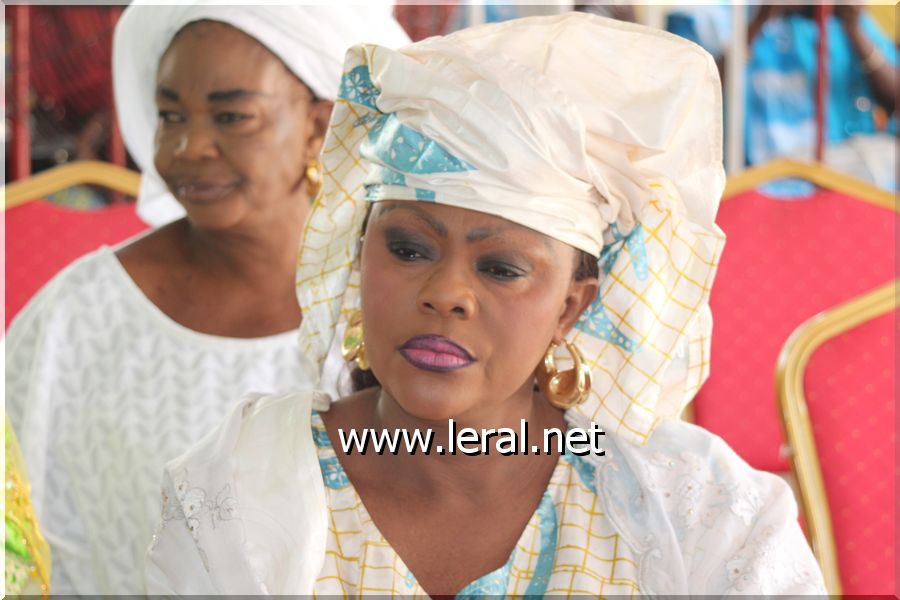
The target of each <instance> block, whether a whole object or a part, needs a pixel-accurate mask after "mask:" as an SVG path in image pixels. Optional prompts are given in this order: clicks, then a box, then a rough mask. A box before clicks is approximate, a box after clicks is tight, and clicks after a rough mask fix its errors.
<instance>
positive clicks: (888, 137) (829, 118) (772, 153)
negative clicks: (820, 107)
mask: <svg viewBox="0 0 900 600" xmlns="http://www.w3.org/2000/svg"><path fill="white" fill-rule="evenodd" d="M814 10H815V7H813V6H798V5H761V6H760V7H759V8H758V10H757V12H756V14H755V16H754V17H753V19H752V21H751V23H750V27H749V34H748V40H749V43H750V56H749V62H748V67H747V120H746V133H745V135H746V152H747V162H748V163H749V164H751V165H755V164H761V163H764V162H767V161H769V160H772V159H774V158H778V157H793V158H801V159H807V160H810V159H812V156H813V150H814V146H815V140H816V85H817V73H818V40H819V26H818V23H817V22H816V19H815V13H814ZM832 10H833V14H832V15H831V16H830V17H829V18H828V20H827V22H826V27H827V37H828V65H827V70H828V90H827V93H826V104H825V124H824V127H825V141H826V144H827V145H828V146H827V147H826V155H825V162H826V163H827V164H828V165H829V166H831V167H833V168H835V169H837V170H841V171H844V172H849V173H850V174H853V175H856V176H858V177H861V178H864V179H868V180H871V181H873V182H874V183H876V184H877V185H879V186H881V187H884V188H887V189H891V190H893V189H895V188H896V181H895V173H894V170H895V160H894V158H895V149H894V146H895V143H896V140H895V137H894V135H895V134H896V120H895V119H894V118H893V115H894V113H895V108H896V93H897V48H896V46H895V45H894V44H893V42H892V41H891V40H890V39H889V38H888V37H887V36H886V35H885V34H884V33H883V32H882V31H881V29H880V28H879V27H878V25H877V24H876V23H875V21H874V20H873V19H872V18H871V17H870V16H869V15H868V14H867V12H866V11H865V9H864V8H863V7H861V6H859V5H855V4H845V5H837V6H834V7H833V9H832ZM877 107H880V108H881V109H882V110H883V111H884V112H885V113H886V114H887V115H888V117H891V118H890V123H889V125H888V132H887V134H882V135H880V136H879V135H877V134H878V130H877V128H876V119H875V116H874V115H875V112H876V109H877ZM797 185H800V186H802V189H801V188H795V186H797ZM770 191H772V190H770ZM808 191H811V190H808V189H807V186H806V184H800V183H799V182H793V183H792V185H791V186H790V187H785V188H784V189H783V193H785V194H790V195H793V194H798V195H805V193H806V192H808Z"/></svg>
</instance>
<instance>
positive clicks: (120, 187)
mask: <svg viewBox="0 0 900 600" xmlns="http://www.w3.org/2000/svg"><path fill="white" fill-rule="evenodd" d="M79 184H90V185H100V186H103V187H106V188H109V189H111V190H114V191H117V192H122V193H123V194H128V195H129V196H137V194H138V189H140V187H141V175H140V173H137V172H135V171H132V170H130V169H126V168H124V167H120V166H117V165H113V164H110V163H106V162H102V161H99V160H81V161H76V162H72V163H68V164H65V165H61V166H59V167H54V168H52V169H48V170H46V171H42V172H41V173H38V174H36V175H32V176H31V177H26V178H25V179H20V180H19V181H15V182H13V183H10V184H9V185H6V186H4V187H3V197H4V207H5V210H9V209H10V208H14V207H16V206H19V205H21V204H25V203H26V202H28V201H30V200H35V199H38V198H43V197H44V196H46V195H48V194H52V193H53V192H58V191H59V190H64V189H66V188H68V187H72V186H73V185H79Z"/></svg>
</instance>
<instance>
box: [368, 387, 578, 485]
mask: <svg viewBox="0 0 900 600" xmlns="http://www.w3.org/2000/svg"><path fill="white" fill-rule="evenodd" d="M523 420H524V421H525V422H526V423H527V437H526V439H524V443H525V448H527V449H528V450H527V452H528V453H527V454H522V453H520V452H519V443H521V442H520V439H519V437H517V438H516V440H515V454H511V455H506V456H504V455H502V454H500V452H499V450H498V448H497V446H496V442H497V441H498V439H500V436H501V435H506V434H505V433H503V432H502V431H501V428H505V429H506V430H507V431H512V432H515V434H516V436H520V435H521V429H522V421H523ZM453 421H454V427H453V432H451V427H450V423H449V420H436V421H426V420H422V419H418V418H416V417H414V416H412V415H410V414H408V413H407V412H405V411H404V410H403V409H402V408H401V407H400V405H399V404H398V403H397V402H396V400H394V399H393V398H392V397H391V396H390V394H388V393H387V392H385V391H384V390H382V391H381V392H380V393H379V396H378V400H377V402H375V403H374V406H373V414H372V415H371V417H370V422H371V423H372V424H373V425H372V427H374V428H375V429H376V430H379V429H382V428H383V429H386V430H389V431H393V430H394V429H405V430H407V431H410V432H412V431H414V430H416V429H418V430H419V431H421V432H422V433H423V435H424V433H425V431H426V430H428V429H431V430H432V431H433V432H434V434H433V435H434V443H433V444H432V452H431V454H430V455H424V454H423V453H422V452H421V451H419V452H417V453H416V454H414V455H411V454H409V453H408V452H406V449H405V447H403V448H402V451H401V452H400V453H399V454H398V455H396V456H391V457H390V460H391V461H394V462H393V463H392V465H393V467H395V468H397V469H399V470H400V471H402V472H404V473H406V474H407V475H408V477H407V478H406V479H407V481H410V482H415V486H416V488H417V490H418V491H419V492H420V493H424V494H427V495H428V496H433V497H435V498H439V499H441V500H442V501H447V500H452V499H453V498H454V497H458V498H463V499H466V500H467V501H471V500H473V499H477V500H479V501H486V500H487V499H489V498H491V497H493V496H494V495H495V494H498V495H502V496H505V497H508V496H509V494H510V493H511V492H512V493H514V492H515V491H516V490H519V489H528V488H529V487H530V486H531V485H532V484H533V482H534V480H535V479H536V478H543V479H546V478H547V477H548V473H547V468H536V464H541V465H545V466H547V465H549V468H550V470H551V471H552V465H555V463H556V460H557V459H558V454H554V455H552V456H553V457H552V458H551V455H543V454H541V455H540V459H542V461H540V462H536V461H538V460H539V458H538V456H535V455H534V454H533V453H532V452H531V448H532V446H535V445H537V446H540V445H541V444H542V442H543V432H544V429H548V428H552V427H555V428H558V429H560V431H563V432H564V431H565V427H566V425H565V420H564V418H563V413H562V411H560V410H558V409H555V408H553V407H551V406H550V405H549V404H548V403H547V402H546V400H544V399H543V398H542V397H541V396H540V395H537V394H535V393H534V392H533V391H532V386H531V383H530V382H529V383H528V385H527V386H524V387H523V388H522V389H520V390H519V391H517V392H516V394H514V395H513V396H512V397H510V398H509V399H507V400H506V401H505V402H502V403H499V405H497V406H491V407H481V408H479V409H476V410H473V411H469V412H467V413H466V414H463V415H459V416H458V417H455V418H454V419H453ZM465 428H471V429H474V430H475V431H476V432H478V434H479V441H478V442H472V441H467V442H465V443H463V444H462V445H464V446H465V447H467V448H476V447H477V448H486V450H487V452H486V453H484V452H481V451H479V452H478V453H477V454H473V455H466V454H464V453H463V452H461V451H460V437H459V435H460V432H461V431H463V429H465ZM490 429H493V430H496V431H498V432H499V433H498V434H497V435H494V436H491V437H489V438H487V439H486V441H484V440H485V436H484V435H483V433H484V432H485V431H487V430H490ZM454 433H455V435H456V440H452V439H451V437H452V435H453V434H454ZM506 439H509V436H508V435H507V436H506ZM481 444H484V446H481ZM437 446H441V447H442V448H444V449H445V454H438V453H437V452H435V451H434V450H433V449H434V448H436V447H437ZM451 447H454V448H456V453H455V454H450V453H449V449H450V448H451ZM385 456H386V455H385Z"/></svg>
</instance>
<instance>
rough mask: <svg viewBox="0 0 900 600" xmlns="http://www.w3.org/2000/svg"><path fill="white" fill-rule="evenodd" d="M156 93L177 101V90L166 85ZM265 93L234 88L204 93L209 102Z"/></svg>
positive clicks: (160, 87)
mask: <svg viewBox="0 0 900 600" xmlns="http://www.w3.org/2000/svg"><path fill="white" fill-rule="evenodd" d="M156 94H157V95H158V96H162V97H163V98H166V99H168V100H172V101H174V102H178V100H179V97H178V92H176V91H175V90H172V89H169V88H167V87H163V86H159V88H157V90H156ZM266 95H267V94H263V93H262V92H252V91H250V90H242V89H234V90H220V91H215V92H210V93H209V94H207V95H206V99H207V100H208V101H210V102H226V101H228V100H238V99H241V98H247V97H253V96H266Z"/></svg>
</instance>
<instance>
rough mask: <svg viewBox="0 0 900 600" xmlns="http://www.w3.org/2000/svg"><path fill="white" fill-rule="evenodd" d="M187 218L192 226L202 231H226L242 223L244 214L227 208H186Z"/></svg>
mask: <svg viewBox="0 0 900 600" xmlns="http://www.w3.org/2000/svg"><path fill="white" fill-rule="evenodd" d="M185 210H186V211H187V218H188V220H189V221H190V222H191V224H192V225H194V226H195V227H198V228H200V229H207V230H211V231H224V230H227V229H231V228H232V227H234V226H236V225H238V224H239V223H241V221H242V219H243V212H242V211H237V210H234V209H230V208H227V207H223V206H220V207H203V208H199V209H198V208H194V207H191V206H185Z"/></svg>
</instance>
